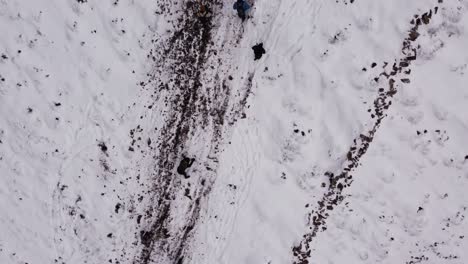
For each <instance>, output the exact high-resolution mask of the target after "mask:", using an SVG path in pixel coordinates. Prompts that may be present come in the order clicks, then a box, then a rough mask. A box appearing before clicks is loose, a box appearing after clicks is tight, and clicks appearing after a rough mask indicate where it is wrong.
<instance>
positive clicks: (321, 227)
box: [292, 7, 439, 264]
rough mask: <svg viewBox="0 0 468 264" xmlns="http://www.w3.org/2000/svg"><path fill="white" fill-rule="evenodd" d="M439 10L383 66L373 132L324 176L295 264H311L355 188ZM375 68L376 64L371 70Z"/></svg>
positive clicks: (419, 19)
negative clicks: (321, 237)
mask: <svg viewBox="0 0 468 264" xmlns="http://www.w3.org/2000/svg"><path fill="white" fill-rule="evenodd" d="M438 9H439V7H435V8H433V9H431V10H429V11H428V12H426V13H424V14H422V15H416V16H415V18H414V19H412V20H411V29H410V30H409V32H408V35H407V37H406V38H405V40H404V41H403V43H402V49H401V54H402V57H401V58H400V59H398V60H395V62H394V64H393V65H392V67H391V69H390V72H387V71H386V70H385V67H386V66H387V63H384V70H383V72H382V73H381V74H380V75H379V76H378V77H375V79H374V80H375V81H376V82H377V81H378V80H379V79H380V78H385V80H386V83H387V87H386V89H385V88H379V94H378V96H377V98H376V99H375V100H374V104H373V109H369V110H368V112H369V113H371V118H372V125H371V128H370V130H368V131H364V132H363V133H362V134H360V135H359V137H358V138H356V139H354V142H353V144H352V145H351V147H350V149H349V151H348V153H347V155H346V156H347V160H346V162H345V163H344V164H343V169H342V171H339V172H338V173H332V172H326V173H325V176H326V177H327V178H328V179H329V182H328V183H327V186H326V187H327V191H326V192H325V194H324V195H323V197H322V198H321V199H320V200H319V201H318V205H317V207H316V209H315V210H313V211H311V212H310V213H309V214H308V226H309V231H308V232H306V233H305V234H304V235H303V236H302V240H301V242H300V244H299V245H297V246H294V247H293V248H292V253H293V256H294V261H293V263H294V264H308V263H310V262H309V258H311V253H312V248H311V245H310V244H311V243H312V242H313V241H314V240H315V237H316V236H317V235H318V233H319V232H323V231H325V230H326V229H327V226H326V221H327V218H328V217H329V216H330V213H331V212H332V211H333V209H334V208H336V207H337V206H338V205H339V204H340V203H341V202H342V201H343V200H344V199H345V195H344V194H343V190H344V189H345V188H347V187H349V186H350V185H351V184H352V182H353V176H352V175H351V172H352V170H354V169H355V168H357V167H358V166H359V165H360V161H361V158H362V157H363V156H364V155H365V154H366V152H367V150H368V149H369V146H370V144H371V143H372V141H373V139H374V136H375V134H376V133H377V131H378V129H379V127H380V125H381V123H382V121H383V119H384V118H385V117H386V116H387V115H386V112H387V110H388V109H389V107H390V106H391V105H392V101H391V99H392V97H393V96H394V95H395V94H396V93H397V87H398V84H397V82H399V84H400V85H403V84H406V83H409V82H410V80H409V78H408V76H409V75H410V73H411V69H410V68H409V67H410V65H411V64H412V62H413V61H415V60H416V59H417V54H418V49H419V47H418V45H417V44H416V43H415V41H416V39H417V38H418V37H419V35H420V33H419V32H418V31H419V28H420V27H421V26H423V25H426V24H429V22H430V20H431V18H432V16H433V15H435V14H437V11H438ZM375 66H376V65H375V63H374V64H373V65H372V67H375Z"/></svg>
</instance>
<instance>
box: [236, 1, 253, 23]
mask: <svg viewBox="0 0 468 264" xmlns="http://www.w3.org/2000/svg"><path fill="white" fill-rule="evenodd" d="M233 8H234V9H235V10H237V15H238V16H239V17H240V18H241V19H242V21H244V20H245V18H246V13H247V11H248V10H249V9H250V5H249V4H248V3H247V2H246V1H245V0H237V1H236V2H235V3H234V5H233Z"/></svg>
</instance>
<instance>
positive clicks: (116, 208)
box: [114, 203, 122, 214]
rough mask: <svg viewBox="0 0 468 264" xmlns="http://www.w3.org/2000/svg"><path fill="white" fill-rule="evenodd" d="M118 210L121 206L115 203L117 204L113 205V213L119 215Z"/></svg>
mask: <svg viewBox="0 0 468 264" xmlns="http://www.w3.org/2000/svg"><path fill="white" fill-rule="evenodd" d="M120 208H122V204H121V203H117V204H116V205H115V209H114V212H115V213H116V214H118V213H119V210H120Z"/></svg>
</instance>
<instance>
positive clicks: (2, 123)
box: [0, 0, 162, 263]
mask: <svg viewBox="0 0 468 264" xmlns="http://www.w3.org/2000/svg"><path fill="white" fill-rule="evenodd" d="M114 2H115V3H114ZM114 2H112V1H75V0H73V1H49V0H43V1H23V0H18V1H0V31H1V32H2V38H1V39H0V56H1V58H0V76H1V79H2V81H1V82H0V140H1V143H0V182H1V184H0V185H1V187H0V197H1V198H0V211H1V214H0V263H54V261H58V263H61V262H62V261H63V262H66V263H104V262H107V261H108V259H110V258H112V257H114V256H119V255H120V254H121V253H120V248H119V251H118V252H114V247H115V244H118V243H119V241H122V240H126V239H127V237H126V236H128V234H126V233H125V230H126V229H125V228H122V227H125V226H129V228H130V229H131V227H132V226H133V221H132V222H131V223H130V222H129V221H130V220H129V219H128V218H126V217H125V216H124V215H123V214H124V213H125V212H124V210H123V208H122V210H119V209H118V207H119V206H117V205H118V204H120V203H122V200H125V199H126V197H127V196H129V195H131V194H132V193H131V192H129V190H128V188H127V186H126V185H125V184H122V183H123V181H124V180H125V179H126V178H128V177H132V175H133V173H132V171H133V169H134V168H133V166H132V165H131V160H132V155H131V154H132V153H131V152H129V151H128V146H129V142H130V138H129V135H128V133H129V131H130V129H132V128H134V126H135V120H137V119H138V118H139V112H141V111H142V110H141V107H140V106H139V104H140V103H139V101H140V99H138V96H139V94H140V88H139V85H138V83H139V82H140V81H142V80H144V79H146V73H147V72H148V71H149V69H150V66H151V65H150V64H149V63H147V61H149V60H147V59H146V55H147V51H148V49H149V48H148V47H149V46H148V45H149V44H151V43H147V41H149V38H147V37H145V35H148V34H150V35H153V34H154V33H155V32H157V31H158V30H162V29H158V28H156V25H155V17H154V15H153V12H154V11H155V10H156V3H154V2H153V1H118V0H117V1H114ZM135 103H137V104H136V105H135ZM116 234H118V236H117V235H116ZM132 234H133V233H132Z"/></svg>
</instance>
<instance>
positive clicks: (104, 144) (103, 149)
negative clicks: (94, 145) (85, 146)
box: [98, 142, 107, 154]
mask: <svg viewBox="0 0 468 264" xmlns="http://www.w3.org/2000/svg"><path fill="white" fill-rule="evenodd" d="M98 146H99V148H100V149H101V151H102V152H103V153H104V154H107V146H106V143H104V142H99V144H98Z"/></svg>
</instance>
